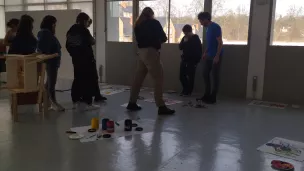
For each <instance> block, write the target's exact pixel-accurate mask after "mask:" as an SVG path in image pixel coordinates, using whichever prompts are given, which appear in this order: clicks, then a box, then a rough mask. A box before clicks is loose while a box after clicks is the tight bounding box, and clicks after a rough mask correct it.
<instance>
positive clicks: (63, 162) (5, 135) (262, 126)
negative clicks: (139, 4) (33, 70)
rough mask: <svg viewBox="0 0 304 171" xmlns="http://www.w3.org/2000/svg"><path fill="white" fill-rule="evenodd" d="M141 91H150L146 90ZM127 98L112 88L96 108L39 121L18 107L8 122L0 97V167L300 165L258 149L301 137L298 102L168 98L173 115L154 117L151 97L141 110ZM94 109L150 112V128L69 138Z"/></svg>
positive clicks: (169, 169)
mask: <svg viewBox="0 0 304 171" xmlns="http://www.w3.org/2000/svg"><path fill="white" fill-rule="evenodd" d="M2 94H3V93H2ZM142 96H144V97H152V96H151V94H149V93H148V92H145V93H143V94H142ZM172 96H174V95H172ZM174 98H177V99H182V100H184V101H188V100H189V99H187V98H185V99H183V98H180V97H177V96H176V97H174ZM2 99H5V98H4V97H2ZM58 99H59V100H60V102H61V103H62V104H63V105H64V106H65V107H67V108H71V106H72V104H71V102H70V97H69V94H68V93H58ZM127 100H128V92H125V93H121V94H117V95H114V96H110V97H109V100H108V102H107V103H106V104H103V106H102V108H101V109H100V111H91V112H86V113H79V112H75V111H73V110H68V111H66V112H65V113H55V112H51V113H50V114H49V115H48V117H47V118H46V119H45V120H44V121H41V120H40V119H39V116H37V115H36V114H34V112H33V111H31V110H28V109H24V110H25V112H23V113H22V114H20V122H19V123H12V121H11V116H10V111H9V104H8V102H7V101H6V100H1V101H0V110H1V114H0V171H86V170H87V171H101V170H102V171H270V170H273V169H272V168H271V167H270V166H271V165H270V162H271V160H273V159H281V160H284V161H288V162H291V163H292V164H294V166H295V168H296V171H304V167H303V164H302V163H300V162H296V161H293V160H289V159H283V158H280V157H277V156H273V155H269V154H264V153H261V152H258V151H257V150H256V148H257V147H259V146H260V145H262V144H264V143H266V142H267V141H269V140H271V139H272V138H274V137H282V138H286V139H290V140H295V141H301V142H304V136H303V134H302V132H301V131H302V130H303V129H304V124H303V121H304V114H303V110H301V109H291V108H288V109H285V110H280V109H270V108H261V107H255V106H248V105H247V103H248V101H240V100H233V99H221V101H219V103H218V104H217V105H213V106H209V107H208V109H194V108H185V107H182V105H180V104H179V105H173V106H171V107H173V108H175V109H176V110H177V113H176V115H175V116H171V117H158V116H157V114H156V113H157V109H156V108H155V106H154V104H151V103H146V102H142V101H140V102H139V103H140V104H141V105H142V106H143V107H144V109H143V110H142V111H140V112H138V113H133V114H129V113H127V112H126V111H125V109H124V108H122V107H120V105H121V104H124V103H126V102H127ZM100 113H102V114H103V115H105V116H107V117H110V118H112V119H115V120H123V119H126V118H130V117H131V118H137V117H140V118H141V119H151V120H153V121H155V124H154V131H153V132H150V133H145V134H141V135H135V136H128V137H121V138H117V139H111V140H101V141H96V142H93V143H83V144H82V143H80V142H79V141H72V140H69V139H68V137H67V136H66V134H65V131H66V130H68V129H69V128H71V127H75V126H85V125H89V124H90V120H91V118H92V117H96V116H99V115H100Z"/></svg>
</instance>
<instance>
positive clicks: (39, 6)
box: [27, 5, 44, 11]
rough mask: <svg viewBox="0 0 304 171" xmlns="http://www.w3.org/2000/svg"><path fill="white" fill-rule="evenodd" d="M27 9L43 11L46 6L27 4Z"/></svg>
mask: <svg viewBox="0 0 304 171" xmlns="http://www.w3.org/2000/svg"><path fill="white" fill-rule="evenodd" d="M27 10H28V11H42V10H44V6H43V5H30V6H27Z"/></svg>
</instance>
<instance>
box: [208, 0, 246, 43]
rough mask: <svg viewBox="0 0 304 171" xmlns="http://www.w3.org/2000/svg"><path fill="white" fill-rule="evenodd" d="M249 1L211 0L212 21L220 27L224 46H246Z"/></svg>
mask: <svg viewBox="0 0 304 171" xmlns="http://www.w3.org/2000/svg"><path fill="white" fill-rule="evenodd" d="M249 15H250V0H232V1H231V0H230V1H225V0H213V2H212V18H213V19H212V20H213V21H214V22H216V23H218V24H219V25H220V26H221V27H222V36H223V41H224V44H247V43H248V29H249Z"/></svg>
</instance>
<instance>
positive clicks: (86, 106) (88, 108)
mask: <svg viewBox="0 0 304 171" xmlns="http://www.w3.org/2000/svg"><path fill="white" fill-rule="evenodd" d="M99 108H100V106H99V105H94V104H85V106H84V108H82V109H83V110H84V111H90V110H97V109H99Z"/></svg>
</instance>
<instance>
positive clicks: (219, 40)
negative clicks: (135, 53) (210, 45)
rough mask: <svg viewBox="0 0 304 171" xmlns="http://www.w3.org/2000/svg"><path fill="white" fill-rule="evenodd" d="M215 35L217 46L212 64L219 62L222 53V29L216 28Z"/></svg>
mask: <svg viewBox="0 0 304 171" xmlns="http://www.w3.org/2000/svg"><path fill="white" fill-rule="evenodd" d="M215 34H216V41H217V43H218V46H217V51H216V55H215V57H214V60H213V62H214V63H218V62H219V61H220V55H221V53H222V49H223V38H222V29H221V27H219V26H218V27H216V29H215Z"/></svg>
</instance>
